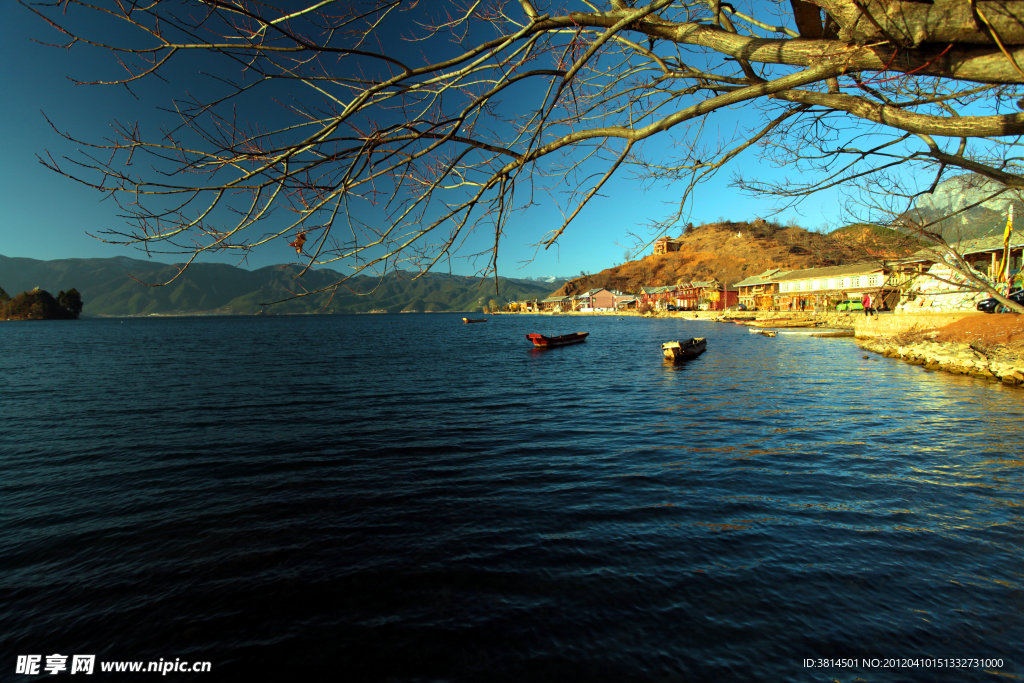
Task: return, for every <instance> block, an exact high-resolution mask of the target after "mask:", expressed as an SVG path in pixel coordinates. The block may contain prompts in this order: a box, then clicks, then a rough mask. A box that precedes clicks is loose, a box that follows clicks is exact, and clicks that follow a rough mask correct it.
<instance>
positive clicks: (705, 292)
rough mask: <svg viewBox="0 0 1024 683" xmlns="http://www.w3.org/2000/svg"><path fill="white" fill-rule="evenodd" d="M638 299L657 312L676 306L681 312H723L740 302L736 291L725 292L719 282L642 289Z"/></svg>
mask: <svg viewBox="0 0 1024 683" xmlns="http://www.w3.org/2000/svg"><path fill="white" fill-rule="evenodd" d="M638 297H639V299H640V301H641V303H645V304H649V305H650V306H651V307H652V308H654V309H656V310H665V309H667V308H668V307H669V306H674V307H675V308H676V309H678V310H681V311H698V310H699V311H723V310H725V309H726V308H728V307H729V306H732V305H734V304H736V303H737V301H738V300H739V299H738V295H737V293H736V292H735V291H725V289H724V288H723V287H722V285H721V284H719V282H718V281H717V280H708V281H706V282H680V283H678V284H675V285H663V286H660V287H641V288H640V293H639V295H638Z"/></svg>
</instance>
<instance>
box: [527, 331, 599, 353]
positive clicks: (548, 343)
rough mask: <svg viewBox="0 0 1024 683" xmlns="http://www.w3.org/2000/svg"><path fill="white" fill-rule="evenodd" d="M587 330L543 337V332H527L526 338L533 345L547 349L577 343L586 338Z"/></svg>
mask: <svg viewBox="0 0 1024 683" xmlns="http://www.w3.org/2000/svg"><path fill="white" fill-rule="evenodd" d="M589 334H590V333H589V332H573V333H572V334H563V335H561V336H559V337H545V336H544V335H543V334H536V333H534V334H528V335H526V338H527V339H529V340H530V341H532V342H533V345H534V346H536V347H539V348H542V349H549V348H551V347H553V346H565V345H566V344H579V343H580V342H582V341H586V340H587V335H589Z"/></svg>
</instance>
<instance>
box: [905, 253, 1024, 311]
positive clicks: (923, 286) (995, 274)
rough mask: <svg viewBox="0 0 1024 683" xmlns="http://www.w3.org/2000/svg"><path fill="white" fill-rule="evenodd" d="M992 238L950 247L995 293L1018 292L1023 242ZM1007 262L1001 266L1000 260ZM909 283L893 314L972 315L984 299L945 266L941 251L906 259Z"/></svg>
mask: <svg viewBox="0 0 1024 683" xmlns="http://www.w3.org/2000/svg"><path fill="white" fill-rule="evenodd" d="M1004 239H1005V238H1004V237H1003V236H1000V235H992V236H989V237H981V238H976V239H971V240H964V241H962V242H960V243H954V244H951V245H950V246H952V247H953V248H954V249H956V251H957V253H958V254H960V256H961V257H963V259H964V261H965V262H966V263H967V264H968V265H970V266H971V267H972V268H974V270H975V271H977V275H979V276H980V277H981V278H982V279H983V280H986V281H988V282H989V283H991V284H992V286H993V288H995V289H996V290H997V291H1000V292H1003V293H1007V292H1008V291H1012V290H1014V289H1019V288H1020V287H1021V286H1022V284H1024V282H1022V274H1021V267H1022V265H1024V238H1020V237H1012V236H1011V238H1010V241H1009V245H1005V242H1004ZM1004 258H1006V260H1007V262H1006V264H1005V265H1004V264H1003V259H1004ZM905 264H906V266H907V267H905V270H906V271H907V277H908V280H909V282H908V283H907V286H905V287H904V292H903V296H902V298H901V299H900V301H899V304H898V305H897V306H896V310H898V311H900V312H905V313H921V312H931V313H934V312H956V311H973V310H975V307H976V306H977V303H978V301H980V300H982V299H987V298H988V297H989V294H988V293H987V292H979V291H978V290H977V287H976V285H974V284H972V283H970V282H968V281H967V279H966V278H965V277H964V276H962V275H960V274H959V273H957V272H956V271H955V270H953V269H952V268H950V267H949V265H948V264H947V263H945V262H944V260H943V258H942V255H941V251H939V250H938V249H935V248H930V249H922V250H921V251H919V252H917V253H916V254H914V255H913V256H911V257H909V258H908V259H905Z"/></svg>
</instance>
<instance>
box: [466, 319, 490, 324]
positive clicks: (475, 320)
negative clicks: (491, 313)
mask: <svg viewBox="0 0 1024 683" xmlns="http://www.w3.org/2000/svg"><path fill="white" fill-rule="evenodd" d="M462 322H464V323H485V322H487V318H463V319H462Z"/></svg>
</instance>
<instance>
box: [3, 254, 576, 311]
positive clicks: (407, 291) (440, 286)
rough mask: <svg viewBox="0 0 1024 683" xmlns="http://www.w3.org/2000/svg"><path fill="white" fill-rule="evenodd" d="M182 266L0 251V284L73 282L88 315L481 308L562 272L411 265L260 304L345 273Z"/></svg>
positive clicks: (527, 293)
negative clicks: (521, 273)
mask: <svg viewBox="0 0 1024 683" xmlns="http://www.w3.org/2000/svg"><path fill="white" fill-rule="evenodd" d="M177 272H178V269H177V268H176V267H175V266H172V265H167V264H165V263H157V262H154V261H143V260H139V259H131V258H127V257H123V256H119V257H115V258H99V259H62V260H57V261H39V260H36V259H28V258H11V257H7V256H0V287H2V288H3V289H4V290H6V291H7V292H8V293H9V294H10V295H11V296H15V295H16V294H17V293H19V292H23V291H28V290H31V289H34V288H35V287H39V288H40V289H44V290H47V291H49V292H50V293H55V292H58V291H60V290H67V289H71V288H72V287H74V288H76V289H77V290H78V291H79V292H80V293H81V295H82V300H83V301H84V303H85V307H84V309H83V310H82V315H83V316H133V315H217V314H241V315H246V314H248V315H251V314H256V313H259V312H261V311H263V310H264V309H265V311H266V313H267V314H296V313H368V312H371V311H374V312H375V311H381V312H385V311H386V312H389V313H398V312H413V311H416V312H443V311H479V310H480V309H481V307H482V306H486V305H488V304H489V302H490V301H491V300H492V299H493V300H494V301H495V302H497V303H499V304H501V303H504V302H506V301H516V300H522V299H534V298H544V297H546V296H547V295H548V294H550V293H551V292H552V291H553V290H555V289H557V288H558V287H560V286H561V285H562V284H563V283H564V280H560V279H555V280H552V281H550V282H548V281H544V280H528V279H510V278H498V292H497V293H495V288H494V280H493V279H481V278H479V277H467V276H461V275H451V276H449V275H446V274H441V273H428V274H426V275H424V276H423V277H421V278H419V279H418V280H413V279H412V278H413V276H414V274H413V273H402V272H399V273H390V274H388V275H386V276H385V277H383V278H373V277H367V276H357V277H354V278H352V279H351V280H349V281H348V282H347V283H346V284H345V285H343V286H341V287H339V288H338V290H337V291H336V292H334V293H332V292H323V293H320V294H313V295H310V296H306V297H300V298H297V299H291V300H290V301H283V302H282V303H278V304H275V305H273V306H270V307H264V306H261V305H260V304H262V303H270V302H275V301H281V300H282V299H285V298H288V297H290V296H293V294H296V293H299V294H301V293H302V292H303V291H312V290H316V289H319V288H321V287H325V286H327V285H330V284H332V283H334V282H336V281H338V280H340V279H341V278H342V277H343V276H342V275H341V274H340V273H338V272H336V271H332V270H309V271H307V272H306V273H305V275H303V276H302V277H301V278H299V277H298V274H299V272H301V268H299V267H298V266H291V265H287V266H268V267H266V268H260V269H258V270H252V271H250V270H245V269H243V268H237V267H235V266H229V265H223V264H215V263H201V264H193V265H191V266H189V268H188V270H186V271H185V273H184V274H183V275H181V276H180V277H179V278H178V279H177V280H175V281H174V282H172V283H171V284H169V285H166V286H163V287H147V286H145V285H143V284H141V283H140V282H137V281H135V280H133V279H132V276H134V277H135V278H138V280H141V281H142V282H145V283H147V284H153V283H160V282H166V281H167V280H170V279H171V278H172V277H174V275H175V274H176V273H177Z"/></svg>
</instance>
